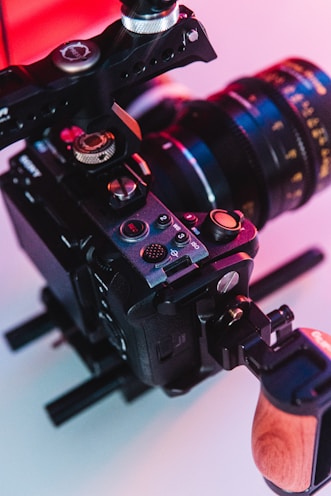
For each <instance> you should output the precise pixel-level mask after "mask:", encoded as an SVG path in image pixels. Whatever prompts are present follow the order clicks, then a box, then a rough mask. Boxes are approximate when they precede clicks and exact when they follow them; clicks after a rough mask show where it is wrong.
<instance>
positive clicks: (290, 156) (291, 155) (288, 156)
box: [285, 148, 298, 160]
mask: <svg viewBox="0 0 331 496" xmlns="http://www.w3.org/2000/svg"><path fill="white" fill-rule="evenodd" d="M297 156H298V151H297V149H296V148H292V150H289V151H288V152H287V153H286V155H285V158H286V160H293V159H294V158H297Z"/></svg>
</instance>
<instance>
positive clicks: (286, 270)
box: [249, 248, 324, 301]
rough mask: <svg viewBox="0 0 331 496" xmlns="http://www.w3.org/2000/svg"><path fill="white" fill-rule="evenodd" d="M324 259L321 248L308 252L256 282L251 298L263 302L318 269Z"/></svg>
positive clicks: (251, 290) (253, 285)
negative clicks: (292, 282)
mask: <svg viewBox="0 0 331 496" xmlns="http://www.w3.org/2000/svg"><path fill="white" fill-rule="evenodd" d="M323 259H324V253H323V252H322V251H321V250H320V249H319V248H311V249H309V250H306V251H305V252H303V253H302V254H301V255H299V256H297V257H295V258H293V259H292V260H290V261H289V262H287V263H285V264H284V265H281V266H280V267H278V268H277V269H275V270H273V271H272V272H270V274H267V275H266V276H264V277H262V278H261V279H258V280H257V281H256V282H254V283H253V284H252V285H251V286H250V290H249V292H250V298H252V300H254V301H259V300H261V299H262V298H264V297H266V296H268V295H270V294H272V293H273V292H275V291H277V290H278V289H280V288H282V287H283V286H285V285H286V284H288V283H289V282H291V281H293V280H294V279H296V278H297V277H299V276H301V275H302V274H304V273H305V272H307V271H308V270H310V269H312V268H314V267H316V265H318V264H319V263H320V262H321V261H322V260H323Z"/></svg>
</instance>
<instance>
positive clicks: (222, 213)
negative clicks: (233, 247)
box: [203, 209, 244, 243]
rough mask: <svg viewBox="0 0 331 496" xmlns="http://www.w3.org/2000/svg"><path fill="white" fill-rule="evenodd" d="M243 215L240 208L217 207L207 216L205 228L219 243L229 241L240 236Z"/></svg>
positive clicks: (204, 223)
mask: <svg viewBox="0 0 331 496" xmlns="http://www.w3.org/2000/svg"><path fill="white" fill-rule="evenodd" d="M243 217H244V216H243V214H242V213H241V212H240V211H239V210H233V211H228V210H221V209H215V210H212V211H211V212H209V214H208V215H207V217H206V218H205V220H204V222H203V229H204V231H207V232H208V234H209V235H211V237H212V238H213V239H214V240H215V241H217V242H218V243H227V242H229V241H231V240H232V239H234V238H236V237H237V236H238V234H239V232H240V229H241V222H242V220H243Z"/></svg>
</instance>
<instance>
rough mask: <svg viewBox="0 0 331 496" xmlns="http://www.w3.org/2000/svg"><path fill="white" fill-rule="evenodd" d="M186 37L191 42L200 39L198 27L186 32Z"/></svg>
mask: <svg viewBox="0 0 331 496" xmlns="http://www.w3.org/2000/svg"><path fill="white" fill-rule="evenodd" d="M186 38H187V39H188V41H189V42H190V43H194V42H195V41H198V39H199V33H198V30H197V29H191V30H190V31H187V33H186Z"/></svg>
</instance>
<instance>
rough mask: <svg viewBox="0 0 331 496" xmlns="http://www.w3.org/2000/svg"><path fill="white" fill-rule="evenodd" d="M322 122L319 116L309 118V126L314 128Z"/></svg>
mask: <svg viewBox="0 0 331 496" xmlns="http://www.w3.org/2000/svg"><path fill="white" fill-rule="evenodd" d="M319 123H320V120H319V118H318V117H311V118H310V119H307V126H308V127H309V128H310V129H312V128H313V127H316V126H318V125H319Z"/></svg>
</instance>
